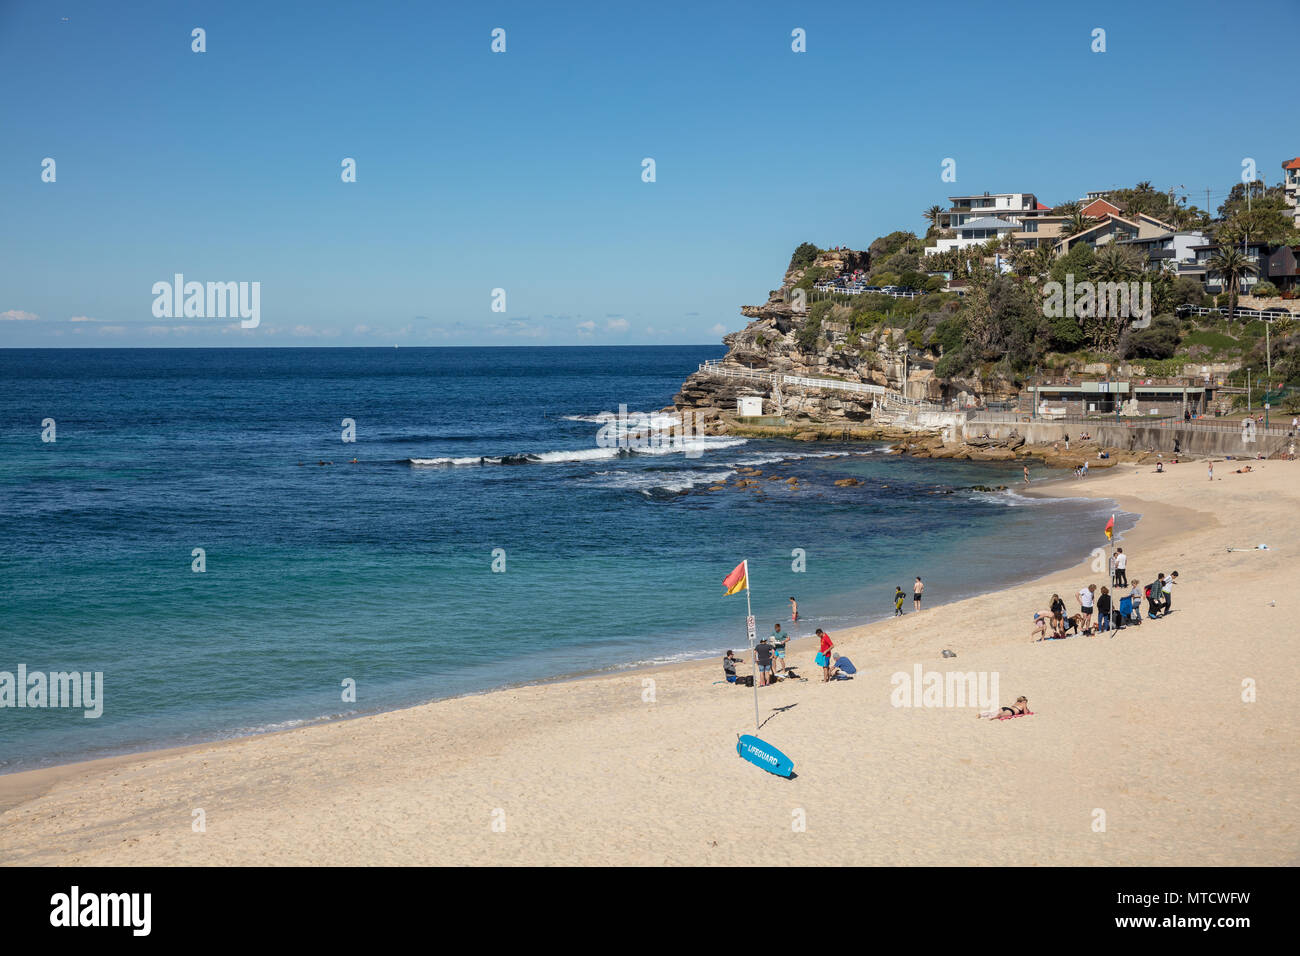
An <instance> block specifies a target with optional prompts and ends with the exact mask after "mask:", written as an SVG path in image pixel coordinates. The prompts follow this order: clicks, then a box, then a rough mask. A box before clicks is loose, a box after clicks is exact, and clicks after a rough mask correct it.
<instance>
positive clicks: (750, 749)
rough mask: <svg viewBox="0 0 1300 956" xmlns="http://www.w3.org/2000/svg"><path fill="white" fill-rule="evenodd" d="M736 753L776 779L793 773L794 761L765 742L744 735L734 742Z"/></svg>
mask: <svg viewBox="0 0 1300 956" xmlns="http://www.w3.org/2000/svg"><path fill="white" fill-rule="evenodd" d="M736 753H738V754H740V756H742V757H744V758H745V759H746V760H748V761H749V762H750V763H752V764H754V765H755V766H758V767H762V768H763V769H764V770H766V771H767V772H768V773H774V774H776V775H777V776H778V777H789V776H790V775H791V774H792V773H794V761H793V760H791V759H790V758H789V757H787V756H786V755H785V754H783V753H781V751H779V750H777V749H776V748H775V747H773V746H772V745H771V744H769V743H768V742H767V741H765V740H759V739H758V738H757V737H752V736H750V735H749V734H745V735H744V736H742V737H741V738H740V739H739V740H737V741H736Z"/></svg>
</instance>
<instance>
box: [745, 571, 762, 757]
mask: <svg viewBox="0 0 1300 956" xmlns="http://www.w3.org/2000/svg"><path fill="white" fill-rule="evenodd" d="M753 589H754V582H753V581H752V580H750V577H749V558H746V559H745V628H746V630H748V628H749V622H750V620H751V619H752V618H753V616H754V606H753V604H752V603H751V602H750V599H749V594H750V592H751V591H752V590H753ZM749 656H750V658H751V664H750V666H751V668H752V673H753V675H754V679H753V685H754V733H755V734H757V733H758V727H759V724H758V631H757V630H755V631H754V639H753V640H752V641H750V642H749Z"/></svg>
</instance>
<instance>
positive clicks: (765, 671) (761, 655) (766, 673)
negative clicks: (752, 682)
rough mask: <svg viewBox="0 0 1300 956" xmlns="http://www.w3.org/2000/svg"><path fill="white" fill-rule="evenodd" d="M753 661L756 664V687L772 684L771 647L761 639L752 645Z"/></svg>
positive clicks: (765, 640)
mask: <svg viewBox="0 0 1300 956" xmlns="http://www.w3.org/2000/svg"><path fill="white" fill-rule="evenodd" d="M754 661H755V662H756V663H757V664H758V686H759V687H766V686H767V685H768V684H770V683H772V645H771V644H769V643H767V638H763V639H762V640H761V641H759V642H758V643H757V644H756V645H754Z"/></svg>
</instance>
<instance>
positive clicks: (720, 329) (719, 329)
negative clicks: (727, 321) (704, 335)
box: [709, 322, 727, 335]
mask: <svg viewBox="0 0 1300 956" xmlns="http://www.w3.org/2000/svg"><path fill="white" fill-rule="evenodd" d="M709 331H710V332H712V333H713V334H714V335H725V334H726V331H727V327H726V326H725V325H723V324H722V323H721V322H719V323H718V324H717V325H715V326H714V327H713V328H711V329H709Z"/></svg>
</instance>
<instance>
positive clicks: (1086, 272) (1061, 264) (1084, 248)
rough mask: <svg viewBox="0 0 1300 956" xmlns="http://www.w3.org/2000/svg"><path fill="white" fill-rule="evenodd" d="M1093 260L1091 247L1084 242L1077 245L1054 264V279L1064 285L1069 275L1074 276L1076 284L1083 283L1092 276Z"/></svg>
mask: <svg viewBox="0 0 1300 956" xmlns="http://www.w3.org/2000/svg"><path fill="white" fill-rule="evenodd" d="M1093 258H1094V255H1093V251H1092V247H1091V246H1089V245H1087V244H1085V243H1082V242H1080V243H1077V244H1075V245H1073V246H1071V247H1070V251H1069V252H1067V253H1066V254H1065V255H1063V256H1061V257H1060V258H1059V259H1057V260H1056V261H1055V262H1053V263H1052V270H1051V272H1052V278H1053V279H1054V280H1056V281H1057V282H1061V283H1064V282H1065V277H1066V276H1067V275H1073V276H1074V281H1075V282H1076V283H1079V282H1082V281H1083V280H1084V279H1086V278H1088V276H1090V275H1091V274H1092V260H1093Z"/></svg>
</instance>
